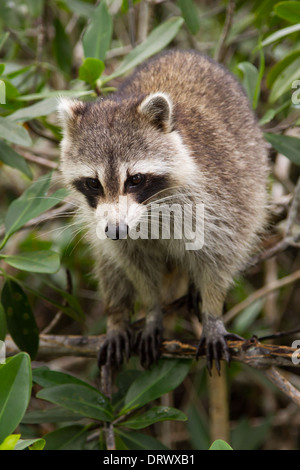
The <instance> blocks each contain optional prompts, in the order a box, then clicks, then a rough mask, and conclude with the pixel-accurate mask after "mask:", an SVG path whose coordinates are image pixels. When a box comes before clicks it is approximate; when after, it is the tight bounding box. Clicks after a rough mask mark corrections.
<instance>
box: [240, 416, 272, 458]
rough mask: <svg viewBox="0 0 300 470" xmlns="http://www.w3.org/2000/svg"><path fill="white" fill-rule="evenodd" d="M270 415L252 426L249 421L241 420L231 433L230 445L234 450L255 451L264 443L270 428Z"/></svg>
mask: <svg viewBox="0 0 300 470" xmlns="http://www.w3.org/2000/svg"><path fill="white" fill-rule="evenodd" d="M273 419H274V417H273V416H272V415H270V416H267V417H264V419H263V420H262V422H261V423H260V424H259V425H257V426H253V425H251V424H250V423H249V420H248V419H246V418H242V419H240V420H239V421H238V422H237V425H236V426H235V427H234V429H233V430H232V433H231V443H232V446H233V448H234V449H236V450H257V449H259V448H260V447H261V445H262V444H263V443H264V442H265V441H266V437H267V435H268V432H269V431H270V429H271V427H272V421H273Z"/></svg>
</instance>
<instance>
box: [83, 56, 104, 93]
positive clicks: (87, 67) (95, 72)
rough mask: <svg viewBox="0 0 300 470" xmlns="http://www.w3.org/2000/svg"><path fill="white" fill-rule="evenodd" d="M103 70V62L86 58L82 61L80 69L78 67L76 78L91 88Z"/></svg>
mask: <svg viewBox="0 0 300 470" xmlns="http://www.w3.org/2000/svg"><path fill="white" fill-rule="evenodd" d="M103 70H104V62H103V61H102V60H99V59H94V58H92V57H88V58H87V59H85V60H84V61H83V64H82V65H81V67H79V74H78V76H79V78H80V80H83V81H84V82H87V83H89V84H90V85H91V86H93V84H94V83H95V82H96V80H97V79H98V78H99V77H100V76H101V75H102V72H103Z"/></svg>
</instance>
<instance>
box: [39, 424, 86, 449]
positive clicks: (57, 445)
mask: <svg viewBox="0 0 300 470" xmlns="http://www.w3.org/2000/svg"><path fill="white" fill-rule="evenodd" d="M87 433H88V427H87V426H83V425H80V424H73V425H71V426H66V427H63V428H60V429H57V430H56V431H52V432H49V433H48V434H46V435H45V436H44V438H45V440H46V446H45V450H82V449H83V446H84V443H85V441H86V438H87Z"/></svg>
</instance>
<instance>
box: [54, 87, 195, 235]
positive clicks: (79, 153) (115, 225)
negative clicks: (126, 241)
mask: <svg viewBox="0 0 300 470" xmlns="http://www.w3.org/2000/svg"><path fill="white" fill-rule="evenodd" d="M172 108H173V106H172V102H171V100H170V98H169V97H168V96H167V95H166V94H164V93H154V94H151V95H148V96H146V97H145V96H144V97H130V98H129V99H122V100H117V99H104V100H100V101H98V102H95V103H83V102H80V101H77V100H66V99H62V100H61V102H60V107H59V111H60V114H61V117H62V122H63V130H64V138H63V140H62V160H61V171H62V173H63V175H64V177H65V179H66V181H67V183H68V184H69V185H70V186H71V187H72V188H73V189H75V190H76V191H77V194H78V203H79V205H80V206H81V207H83V208H84V215H85V216H86V218H87V219H89V220H93V221H94V222H95V230H96V231H97V236H98V238H106V237H109V238H112V239H118V238H125V237H126V236H127V233H128V232H129V231H130V230H131V229H133V228H134V227H136V226H137V224H138V223H139V221H140V220H141V219H143V217H146V213H147V207H148V206H149V204H150V202H153V201H156V202H157V201H159V200H162V201H163V200H164V199H163V198H166V197H168V195H170V194H172V193H173V194H174V192H175V193H176V191H178V190H179V191H180V188H182V187H186V186H187V185H188V184H189V182H190V181H191V179H192V178H193V177H194V176H195V163H194V162H193V160H192V158H191V157H190V156H189V154H188V151H187V149H186V147H185V146H184V144H183V142H182V139H181V137H180V135H179V134H178V132H177V131H175V130H174V129H173V124H174V122H173V120H174V116H173V110H172ZM81 212H83V211H81ZM91 218H92V219H91Z"/></svg>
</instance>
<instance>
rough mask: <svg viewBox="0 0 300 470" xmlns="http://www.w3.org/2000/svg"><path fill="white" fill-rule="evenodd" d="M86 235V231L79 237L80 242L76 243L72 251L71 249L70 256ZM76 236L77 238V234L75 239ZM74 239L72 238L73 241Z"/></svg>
mask: <svg viewBox="0 0 300 470" xmlns="http://www.w3.org/2000/svg"><path fill="white" fill-rule="evenodd" d="M85 236H86V233H85V232H84V233H83V235H82V237H80V238H79V240H78V242H77V243H76V245H74V246H73V248H72V251H71V253H70V256H71V255H72V254H73V251H74V250H75V248H76V247H77V245H79V243H80V242H81V240H83V239H84V237H85ZM74 238H75V236H74V237H73V239H74ZM73 239H72V240H73ZM72 240H71V241H72ZM71 241H70V243H71ZM70 243H69V244H70Z"/></svg>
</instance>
